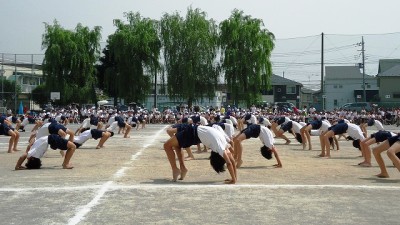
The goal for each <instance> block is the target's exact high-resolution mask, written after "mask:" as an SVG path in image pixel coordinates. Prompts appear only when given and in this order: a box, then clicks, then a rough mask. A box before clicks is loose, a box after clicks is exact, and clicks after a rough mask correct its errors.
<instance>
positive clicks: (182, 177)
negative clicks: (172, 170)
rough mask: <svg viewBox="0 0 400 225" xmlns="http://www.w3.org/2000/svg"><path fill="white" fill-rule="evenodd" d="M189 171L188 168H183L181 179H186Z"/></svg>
mask: <svg viewBox="0 0 400 225" xmlns="http://www.w3.org/2000/svg"><path fill="white" fill-rule="evenodd" d="M187 172H188V170H187V169H185V170H181V177H180V178H179V180H183V179H185V177H186V174H187Z"/></svg>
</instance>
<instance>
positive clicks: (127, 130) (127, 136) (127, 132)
mask: <svg viewBox="0 0 400 225" xmlns="http://www.w3.org/2000/svg"><path fill="white" fill-rule="evenodd" d="M125 129H126V131H125V135H124V138H129V135H128V134H129V132H130V131H131V129H132V127H131V125H129V124H127V123H125Z"/></svg>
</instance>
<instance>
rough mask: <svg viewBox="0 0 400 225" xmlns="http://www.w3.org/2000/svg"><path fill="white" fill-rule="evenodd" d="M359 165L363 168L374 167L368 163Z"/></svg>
mask: <svg viewBox="0 0 400 225" xmlns="http://www.w3.org/2000/svg"><path fill="white" fill-rule="evenodd" d="M358 165H359V166H362V167H371V166H372V165H371V163H367V162H362V163H360V164H358Z"/></svg>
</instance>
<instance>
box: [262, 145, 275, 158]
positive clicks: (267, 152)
mask: <svg viewBox="0 0 400 225" xmlns="http://www.w3.org/2000/svg"><path fill="white" fill-rule="evenodd" d="M260 151H261V155H262V156H264V158H266V159H268V160H270V159H272V151H271V149H270V148H268V147H267V146H265V145H263V146H262V147H261V148H260Z"/></svg>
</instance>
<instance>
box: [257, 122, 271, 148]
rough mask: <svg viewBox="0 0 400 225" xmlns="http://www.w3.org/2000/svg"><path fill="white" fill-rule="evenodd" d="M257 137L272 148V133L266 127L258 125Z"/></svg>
mask: <svg viewBox="0 0 400 225" xmlns="http://www.w3.org/2000/svg"><path fill="white" fill-rule="evenodd" d="M259 138H260V140H261V142H262V143H263V144H264V145H265V146H267V147H268V148H271V149H272V147H273V146H274V135H273V134H272V132H271V131H270V130H269V129H268V127H264V126H260V136H259Z"/></svg>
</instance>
